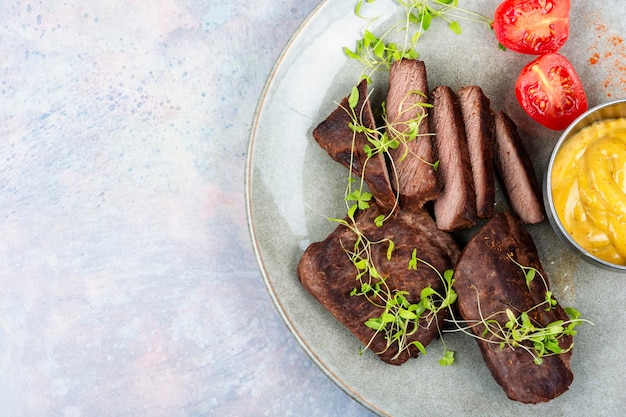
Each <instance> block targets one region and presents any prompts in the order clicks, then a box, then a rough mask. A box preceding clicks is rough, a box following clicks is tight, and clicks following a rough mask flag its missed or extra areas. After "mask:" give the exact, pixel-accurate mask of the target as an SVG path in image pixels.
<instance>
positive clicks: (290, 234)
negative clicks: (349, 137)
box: [246, 0, 626, 416]
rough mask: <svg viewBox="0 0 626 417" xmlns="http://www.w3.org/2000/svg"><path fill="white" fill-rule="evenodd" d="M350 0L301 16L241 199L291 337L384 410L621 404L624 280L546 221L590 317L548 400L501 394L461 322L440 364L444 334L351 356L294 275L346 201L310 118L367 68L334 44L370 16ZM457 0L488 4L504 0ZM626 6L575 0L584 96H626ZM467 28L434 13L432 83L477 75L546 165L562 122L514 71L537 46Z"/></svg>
mask: <svg viewBox="0 0 626 417" xmlns="http://www.w3.org/2000/svg"><path fill="white" fill-rule="evenodd" d="M353 3H355V2H353V1H324V2H322V3H321V4H320V5H319V7H317V9H316V10H315V11H314V12H313V13H312V15H311V16H310V17H309V18H308V19H307V20H306V21H305V22H304V24H303V25H302V27H301V28H300V29H299V30H298V31H297V33H296V34H295V35H294V37H293V38H292V40H291V41H290V42H289V44H288V45H287V47H286V49H285V51H284V53H283V54H282V55H281V57H280V59H279V60H278V62H277V64H276V66H275V68H274V71H273V72H272V74H271V76H270V78H269V80H268V82H267V85H266V88H265V90H264V93H263V95H262V97H261V101H260V103H259V107H258V110H257V114H256V119H255V122H254V124H253V127H252V131H251V138H250V148H249V154H248V161H247V167H246V198H247V206H248V207H247V208H248V215H249V224H250V231H251V234H252V241H253V245H254V249H255V252H256V255H257V257H258V261H259V265H260V268H261V272H262V275H263V278H264V280H265V283H266V285H267V288H268V290H269V293H270V295H271V297H272V299H273V301H274V303H275V305H276V307H277V309H278V311H279V313H280V314H281V316H282V317H283V319H284V320H285V323H286V324H287V326H288V327H289V329H290V330H291V331H292V332H293V335H294V337H295V338H296V339H297V340H298V342H299V343H300V344H301V345H302V347H303V349H304V350H305V351H306V352H307V354H308V355H309V356H310V357H311V359H312V360H313V362H315V363H316V364H317V365H318V366H319V367H320V368H321V369H322V370H323V371H324V372H325V373H326V374H327V375H328V377H329V378H331V379H332V380H333V381H334V382H335V383H337V384H338V385H339V386H340V387H341V388H342V389H343V390H345V392H346V393H347V394H348V395H350V396H352V397H353V398H355V399H356V400H357V401H359V402H361V403H362V404H363V405H364V406H366V407H368V408H369V409H371V410H373V411H375V412H377V413H379V414H381V415H393V416H409V415H410V416H420V415H423V416H432V415H437V416H458V415H476V416H479V415H480V416H485V415H516V416H517V415H520V416H521V415H550V416H557V415H576V416H579V415H615V416H616V415H626V394H625V392H626V391H625V390H624V382H625V381H624V376H623V365H622V363H623V357H624V354H625V353H626V352H625V350H624V349H625V348H624V346H626V332H625V331H624V329H623V326H622V320H623V319H624V315H625V314H624V307H623V306H624V302H625V301H626V280H624V278H623V277H622V276H619V275H611V274H609V273H607V272H602V271H600V270H598V269H594V268H593V267H591V266H589V265H587V264H585V263H582V262H579V261H578V260H577V259H576V258H574V257H573V255H571V254H570V253H569V252H568V251H567V249H566V248H565V247H564V246H563V244H562V243H561V242H560V241H559V240H558V239H557V238H556V236H555V235H554V233H553V232H552V230H551V229H550V227H549V225H548V224H547V222H544V224H541V225H538V226H534V227H531V228H529V231H530V232H531V233H532V234H533V236H534V238H535V242H536V244H537V246H538V248H539V250H540V252H541V255H542V261H543V263H544V266H545V267H546V269H547V271H548V274H549V276H550V279H551V281H552V285H553V289H554V291H555V293H556V294H557V296H558V297H559V300H560V302H561V304H563V305H566V306H570V305H571V306H574V307H576V308H578V309H579V310H580V311H581V312H582V313H583V315H584V316H585V317H587V318H589V319H590V320H592V321H593V322H595V326H583V327H582V328H580V331H579V336H577V339H576V348H575V351H574V356H573V360H572V368H573V371H574V374H575V380H574V382H573V384H572V385H571V387H570V389H569V390H568V391H567V392H566V393H564V394H563V395H562V396H560V397H559V398H557V399H555V400H553V401H551V402H549V403H547V404H541V405H537V406H529V405H523V404H520V403H516V402H513V401H510V400H508V399H507V398H506V396H505V395H504V392H503V391H502V389H501V388H500V387H499V386H498V385H497V384H496V383H495V382H494V380H493V379H492V377H491V375H490V373H489V371H488V370H487V368H486V367H485V366H484V363H483V361H482V359H481V356H480V353H479V351H478V347H477V346H476V344H475V342H474V341H473V340H470V339H469V338H467V337H463V336H462V335H456V334H455V335H452V336H449V337H447V338H446V340H447V342H448V344H449V345H450V346H449V347H450V348H452V349H453V350H455V351H456V357H457V360H456V363H455V364H454V365H453V366H449V367H445V368H443V367H440V366H439V365H438V363H437V359H438V357H439V355H440V352H441V343H440V342H435V343H433V344H431V345H429V351H430V352H431V353H429V354H428V355H426V356H424V357H420V358H419V359H416V360H411V361H409V362H408V363H406V364H404V365H402V366H400V367H395V366H390V365H386V364H384V363H382V362H381V361H380V360H378V359H377V358H376V357H375V356H374V355H373V354H371V353H370V352H366V353H365V354H363V355H359V354H358V349H359V346H360V344H359V342H358V341H357V340H356V339H355V338H354V337H353V336H352V335H351V334H350V333H349V332H348V331H347V330H346V329H344V328H343V327H342V326H341V325H340V324H339V323H338V322H337V321H336V320H335V319H334V318H333V317H332V316H331V315H330V314H329V313H328V312H327V311H326V310H324V309H323V308H322V307H321V306H320V305H319V304H318V303H317V302H316V301H315V300H314V299H313V298H312V297H311V296H310V295H309V294H308V293H306V292H305V291H304V290H303V289H302V287H301V286H300V284H299V282H298V279H297V277H296V273H295V270H296V265H297V263H298V260H299V258H300V256H301V254H302V252H303V251H304V249H305V248H306V247H307V246H308V245H309V243H311V242H313V241H318V240H322V239H324V238H325V237H326V235H327V234H328V233H330V232H331V230H332V229H333V228H334V225H333V224H332V223H330V222H329V221H327V220H326V218H327V217H329V216H332V217H339V216H343V214H344V209H343V208H342V197H343V190H344V184H345V176H346V171H345V170H344V169H343V168H342V167H340V166H338V165H337V164H336V163H335V162H333V161H331V160H330V158H329V157H328V156H327V155H326V154H325V153H324V152H323V151H322V150H321V149H320V148H319V147H318V146H317V144H316V143H315V142H314V141H313V140H312V137H311V130H312V128H313V127H315V126H316V125H317V124H318V123H319V122H320V121H321V120H323V119H324V118H325V117H326V116H327V115H328V114H329V113H330V112H331V111H332V110H333V109H334V108H335V107H336V102H338V101H339V100H341V98H342V97H344V96H345V95H346V94H348V92H349V91H350V89H351V87H352V86H353V85H354V84H356V83H357V82H358V80H359V76H360V74H361V71H362V68H361V66H360V65H359V64H358V63H355V62H350V61H349V60H348V59H347V58H346V57H345V56H344V55H343V52H342V46H349V47H352V46H353V45H354V43H355V41H356V39H357V38H358V37H359V33H360V31H361V29H362V28H363V26H364V21H363V20H361V19H359V18H357V17H356V16H355V15H354V13H353ZM460 3H461V5H467V6H468V7H471V8H472V10H474V11H478V12H481V13H483V14H491V13H492V12H493V10H494V9H495V7H496V5H497V4H498V1H495V0H483V1H478V0H476V1H461V2H460ZM374 6H375V7H376V10H377V11H378V12H381V13H382V12H386V13H389V12H392V11H393V10H396V8H397V6H396V5H395V4H394V3H393V2H391V1H385V0H377V1H376V3H375V4H374ZM625 13H626V6H625V5H624V3H623V2H620V1H603V2H590V1H573V2H572V19H571V21H572V28H571V35H570V39H569V40H568V42H567V43H566V45H565V46H564V47H563V48H562V50H561V52H562V53H563V54H564V55H566V56H567V57H568V58H570V60H571V61H572V63H573V64H574V65H575V66H576V68H577V69H578V71H579V75H580V76H581V78H582V79H583V82H584V84H585V87H586V90H587V94H588V97H589V102H590V103H589V104H590V106H593V105H596V104H599V103H601V102H603V101H607V100H608V99H616V98H619V97H624V96H626V86H624V81H623V80H624V79H626V74H625V73H624V69H623V65H622V64H621V62H623V64H626V49H625V46H624V44H623V43H621V42H620V40H621V38H620V37H619V36H620V35H622V34H625V33H626V31H625V28H626V25H625V24H624V22H623V16H624V15H625ZM388 23H389V22H385V21H381V22H380V24H381V25H385V24H388ZM462 27H463V34H462V35H460V36H459V35H454V34H452V33H451V32H449V31H448V30H447V28H445V27H444V26H441V25H436V24H433V26H432V27H431V29H430V30H429V31H428V32H427V33H426V35H425V36H424V37H423V41H422V43H421V47H420V53H421V55H420V58H421V59H422V60H424V61H425V63H426V67H427V69H428V76H429V84H430V86H431V87H434V86H436V85H440V84H447V85H450V86H451V87H453V88H455V89H457V88H459V87H461V86H463V85H469V84H477V85H480V86H481V87H483V89H484V91H485V92H486V94H487V95H488V96H489V97H490V98H491V100H492V105H493V107H494V108H499V109H503V110H505V111H506V112H507V113H509V114H510V115H511V116H512V118H513V119H514V120H515V121H516V122H517V123H518V125H519V127H520V132H521V134H522V136H523V137H524V138H525V139H526V140H527V145H528V148H529V151H530V152H531V154H533V155H534V157H535V163H536V168H537V171H538V173H539V175H542V172H543V170H544V169H545V168H544V167H545V163H546V161H547V158H548V155H549V152H550V150H551V148H552V146H553V145H554V143H555V141H556V139H557V137H558V132H552V131H548V130H546V129H543V128H541V127H539V126H538V125H536V124H535V123H532V122H531V121H530V120H529V119H528V118H527V117H526V116H525V115H524V114H523V113H522V112H521V110H520V109H519V107H518V105H517V103H516V101H515V97H514V93H513V85H514V82H515V78H516V76H517V74H518V72H519V70H520V69H521V68H522V67H523V66H524V65H525V64H526V63H528V62H529V61H530V60H531V59H532V57H530V56H524V55H520V54H516V53H514V52H512V51H506V52H504V51H501V50H499V49H498V47H497V43H496V41H495V39H494V38H493V35H492V33H491V32H490V31H489V30H488V29H487V28H486V27H484V26H481V25H478V24H473V23H463V25H462ZM620 60H621V62H620ZM385 86H386V80H384V77H378V78H376V79H375V83H374V88H375V90H374V91H375V92H374V94H375V98H378V99H380V98H381V97H384V93H385V90H386V87H385ZM499 205H500V208H504V207H503V206H504V205H505V203H504V202H501V203H499Z"/></svg>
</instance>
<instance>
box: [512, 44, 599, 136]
mask: <svg viewBox="0 0 626 417" xmlns="http://www.w3.org/2000/svg"><path fill="white" fill-rule="evenodd" d="M515 96H516V97H517V101H519V103H520V105H521V106H522V107H523V108H524V110H525V111H526V113H528V115H529V116H530V117H532V118H533V120H535V121H537V122H539V123H541V124H542V125H544V126H545V127H547V128H550V129H553V130H562V129H565V128H566V127H567V126H568V125H569V124H570V123H571V122H573V121H574V119H576V118H577V117H578V116H580V115H581V114H582V113H584V112H585V111H586V110H587V107H588V105H587V95H586V94H585V90H584V88H583V85H582V83H581V81H580V78H579V77H578V74H577V73H576V71H575V70H574V67H573V66H572V64H571V63H570V62H569V61H568V60H567V58H565V57H564V56H563V55H561V54H558V53H549V54H545V55H541V56H540V57H539V58H537V59H535V60H534V61H532V62H531V63H529V64H528V65H526V66H525V67H524V68H523V69H522V71H521V73H520V75H519V77H518V79H517V82H516V83H515Z"/></svg>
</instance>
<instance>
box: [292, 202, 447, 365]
mask: <svg viewBox="0 0 626 417" xmlns="http://www.w3.org/2000/svg"><path fill="white" fill-rule="evenodd" d="M381 213H382V211H381V209H380V208H379V207H378V206H377V205H375V204H373V205H372V206H370V208H369V209H367V210H365V211H362V212H359V213H358V214H357V217H356V224H357V225H358V228H359V229H360V230H361V231H362V233H363V234H364V235H365V236H367V238H368V239H369V240H370V241H372V242H374V241H378V240H382V239H391V240H392V241H393V242H394V245H395V249H394V250H393V252H392V257H391V259H390V260H388V259H387V256H386V255H387V249H388V245H387V244H375V245H372V246H371V257H370V259H371V261H372V262H373V264H374V265H375V266H376V269H377V270H378V272H379V273H380V275H381V276H383V277H386V281H385V282H386V284H387V286H388V287H389V288H390V289H391V290H392V291H393V290H403V291H407V292H408V295H407V296H406V298H407V300H408V301H409V302H411V303H416V302H419V299H420V292H421V291H422V289H424V288H425V287H427V286H429V285H430V286H432V287H433V288H435V289H436V290H438V291H442V289H443V288H442V282H441V280H440V278H439V277H438V276H437V274H436V273H435V272H434V271H433V270H432V269H431V268H429V267H428V266H426V265H425V264H418V267H417V269H416V270H413V269H409V268H408V264H409V260H410V259H411V256H412V253H413V250H414V249H417V257H419V258H420V259H423V260H424V261H426V262H429V263H430V264H431V265H433V266H434V267H435V268H437V270H439V271H441V272H442V273H443V271H444V270H446V269H449V268H451V267H452V266H453V265H454V263H455V261H456V259H457V258H458V256H459V249H458V247H457V245H456V243H455V242H454V240H452V238H451V237H450V236H449V235H448V234H447V233H444V232H442V231H440V230H438V229H437V227H436V225H435V222H434V221H433V219H432V218H431V217H430V215H429V214H428V213H427V212H426V211H425V210H419V211H417V212H408V211H405V210H399V211H398V212H396V213H395V214H394V217H392V218H390V219H388V220H387V221H386V222H385V223H384V225H383V226H382V227H377V226H375V225H374V219H375V218H376V217H377V216H379V215H380V214H381ZM355 241H356V235H355V233H354V232H353V231H352V230H351V229H348V228H347V227H345V226H343V225H340V226H338V227H337V228H336V229H335V230H334V231H333V232H332V233H331V234H330V235H329V236H328V237H327V238H326V239H325V240H324V241H322V242H318V243H313V244H311V245H310V246H309V247H308V248H307V249H306V251H305V252H304V254H303V255H302V258H301V259H300V262H299V264H298V270H297V272H298V278H299V280H300V282H301V283H302V286H303V287H304V288H305V289H306V290H307V291H308V292H309V293H311V294H312V295H313V296H314V297H315V298H316V299H317V300H318V301H319V302H320V303H321V304H322V305H323V306H324V307H326V309H328V310H329V311H330V312H331V313H332V314H333V315H334V316H335V317H336V318H337V320H339V321H340V322H341V323H342V324H344V325H345V326H346V327H347V328H348V329H349V330H350V331H351V332H352V333H353V334H354V335H355V336H356V337H357V338H358V339H359V340H360V341H361V342H362V343H363V344H364V345H366V346H367V345H368V344H369V348H370V349H371V350H372V351H373V352H374V353H377V354H378V355H379V357H380V359H382V360H383V361H385V362H388V363H391V364H396V365H400V364H402V363H404V362H405V361H407V360H408V359H409V358H410V357H416V356H417V355H418V350H417V349H416V348H415V347H414V346H410V347H409V348H408V349H406V350H403V351H402V352H400V353H399V355H398V351H399V349H398V345H397V343H393V344H392V345H391V346H389V348H387V347H386V346H387V342H386V340H385V337H384V335H383V333H380V332H379V333H377V334H376V333H375V331H374V330H372V329H371V328H369V327H367V326H365V325H364V323H365V322H366V321H367V320H368V319H370V318H373V317H379V316H380V315H381V313H382V311H383V310H382V309H381V308H379V307H377V306H375V305H374V304H372V302H370V301H368V299H367V298H366V297H364V296H358V295H357V296H351V295H350V292H351V291H352V290H353V289H354V288H355V287H357V288H359V289H360V284H359V282H358V280H357V279H356V277H357V270H356V268H355V265H354V263H353V262H352V260H351V259H350V258H349V257H348V254H347V253H346V251H353V250H354V244H355ZM444 318H445V314H441V315H438V317H437V318H436V320H435V321H433V322H431V323H430V325H429V323H428V322H427V321H426V320H425V319H424V318H421V319H420V320H419V323H418V324H419V329H418V330H417V331H416V332H415V333H414V334H412V335H410V336H409V337H408V340H407V341H406V343H407V344H408V343H411V342H412V341H415V340H417V341H419V342H420V343H422V344H423V345H424V346H426V345H427V344H428V343H429V342H431V341H432V340H433V339H435V338H436V337H437V336H438V330H437V325H438V324H439V325H442V321H443V319H444ZM370 341H371V343H370Z"/></svg>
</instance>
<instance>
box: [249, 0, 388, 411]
mask: <svg viewBox="0 0 626 417" xmlns="http://www.w3.org/2000/svg"><path fill="white" fill-rule="evenodd" d="M329 3H330V0H322V1H320V2H319V3H318V4H317V5H316V6H315V7H314V8H313V10H311V12H309V14H308V15H307V16H306V17H305V19H304V20H303V21H302V22H301V23H300V25H299V26H298V27H297V29H296V30H295V31H294V32H293V33H292V34H291V36H290V37H289V39H288V40H287V42H286V44H285V46H284V47H283V49H282V50H281V52H280V54H279V56H278V57H277V58H276V61H275V62H274V65H273V67H272V69H271V71H270V73H269V75H268V76H267V78H266V80H265V83H264V86H263V89H262V91H261V94H260V95H259V99H258V101H257V104H256V108H255V110H254V114H253V116H252V122H251V124H250V127H249V131H248V146H247V149H246V158H245V168H244V198H245V205H246V222H247V227H248V233H249V237H250V241H251V244H252V250H253V252H254V257H255V259H256V263H257V265H258V267H259V272H260V273H261V278H262V280H263V284H264V286H265V288H266V290H267V292H268V293H269V296H270V299H271V300H272V304H273V305H274V308H275V310H276V312H277V313H278V315H279V316H280V318H281V321H282V322H283V323H284V324H285V326H286V327H287V329H288V330H289V332H290V333H291V335H292V336H293V337H294V338H295V339H296V342H297V344H298V346H300V348H301V349H302V350H303V351H304V352H305V354H306V355H307V356H308V357H309V359H310V360H311V361H312V362H313V363H314V364H315V365H316V366H317V367H318V369H320V370H321V371H322V373H323V374H324V375H325V376H326V377H327V378H328V379H330V380H331V381H332V382H333V383H334V384H335V385H336V386H337V387H339V388H340V389H341V390H342V391H343V392H344V393H346V394H347V395H348V396H349V397H350V398H352V399H353V400H354V401H356V402H358V403H359V404H360V405H362V406H363V407H365V408H366V409H368V410H369V411H371V412H373V413H376V414H378V415H382V416H391V415H390V414H388V413H386V412H385V411H383V410H382V409H380V408H379V407H377V406H376V405H375V404H373V403H372V402H370V401H367V400H366V399H365V398H364V397H363V396H362V395H361V394H359V393H358V392H357V391H355V390H354V389H352V388H351V387H350V386H348V384H347V383H346V382H345V381H344V380H343V379H342V378H340V377H339V375H337V374H336V373H335V372H332V371H331V370H330V369H329V368H328V366H326V365H325V364H324V362H323V361H322V360H321V358H320V357H319V356H318V355H317V354H316V353H315V352H314V351H313V350H312V349H311V347H310V346H309V344H308V343H307V342H306V340H304V338H303V337H302V336H301V335H300V333H299V332H298V330H297V329H296V328H295V326H294V324H293V322H292V320H291V319H290V317H289V316H288V315H287V312H286V310H285V308H284V307H283V305H282V303H281V301H280V300H279V299H278V297H277V296H276V291H275V290H274V286H273V285H272V282H271V280H270V278H269V272H268V270H267V268H266V265H265V261H264V260H263V257H262V255H261V248H260V246H259V242H258V239H257V237H256V236H257V233H256V228H255V222H254V219H255V217H254V209H253V207H252V206H253V202H252V193H253V190H252V189H253V186H252V182H253V177H254V173H253V163H254V161H253V160H254V145H255V143H256V137H257V133H258V128H259V122H260V116H261V114H262V113H263V110H264V109H265V105H266V103H267V98H268V94H269V92H270V90H271V89H272V87H273V85H274V83H275V81H276V80H277V78H276V75H277V74H278V72H279V70H280V69H281V68H282V66H283V64H284V61H285V58H286V56H287V54H288V53H289V52H290V51H291V49H292V46H293V45H294V43H295V42H296V40H297V39H298V38H299V37H300V36H301V35H302V33H303V31H304V30H305V29H306V28H307V27H308V26H309V24H310V23H311V21H312V20H313V19H315V18H316V17H317V15H319V14H320V12H321V10H322V9H324V8H325V7H327V6H328V4H329Z"/></svg>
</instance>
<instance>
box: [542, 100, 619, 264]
mask: <svg viewBox="0 0 626 417" xmlns="http://www.w3.org/2000/svg"><path fill="white" fill-rule="evenodd" d="M620 117H626V99H624V100H617V101H612V102H610V103H605V104H601V105H599V106H596V107H594V108H591V109H589V110H588V111H586V112H585V113H584V114H582V115H581V116H580V117H579V118H578V119H576V120H575V121H574V122H573V123H572V124H571V125H570V126H569V127H568V128H567V129H565V131H563V134H562V135H561V137H560V138H559V140H558V142H557V143H556V145H555V146H554V150H553V151H552V155H551V156H550V160H549V161H548V169H547V171H546V174H545V177H544V182H543V201H544V204H545V207H546V213H547V215H548V220H549V221H550V224H551V225H552V228H553V229H554V231H555V232H556V234H557V235H558V236H559V237H560V238H561V239H562V240H563V241H564V242H565V243H566V244H567V245H568V246H569V247H570V249H572V250H573V251H574V252H576V253H578V254H579V255H580V256H581V257H582V258H583V259H584V260H586V261H587V262H590V263H591V264H593V265H596V266H598V267H600V268H603V269H607V270H610V271H614V272H623V273H626V266H625V265H616V264H612V263H610V262H607V261H605V260H602V259H600V258H598V257H596V256H593V255H592V254H590V253H589V252H587V251H586V250H585V249H584V248H583V247H582V246H580V245H579V244H578V243H577V242H576V241H575V240H574V239H573V238H572V237H571V236H570V234H569V233H568V232H567V230H565V228H564V227H563V224H562V223H561V220H560V219H559V217H558V215H557V213H556V209H555V207H554V200H553V199H552V168H553V165H554V160H555V158H556V155H557V154H558V152H559V150H560V149H561V148H562V146H563V145H564V144H565V143H566V142H567V141H568V140H569V139H570V138H571V137H572V136H573V135H574V134H576V133H578V132H579V131H580V130H581V129H583V128H585V127H586V126H589V125H591V124H593V123H595V122H597V121H600V120H607V119H617V118H620ZM624 239H626V236H624Z"/></svg>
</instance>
